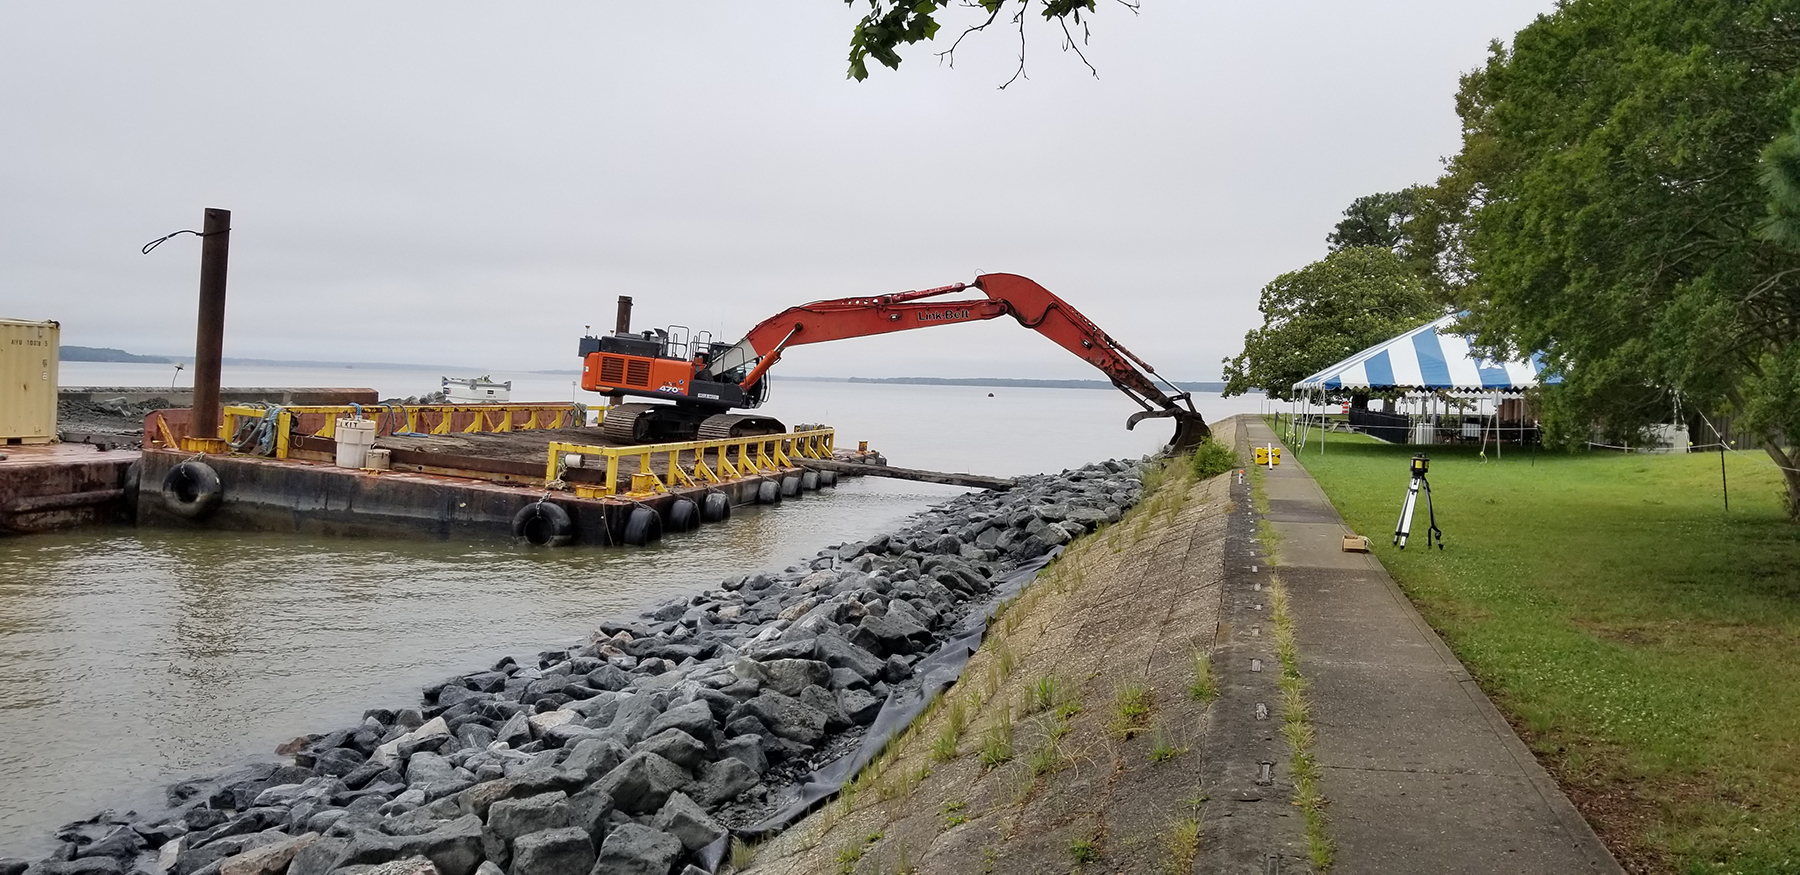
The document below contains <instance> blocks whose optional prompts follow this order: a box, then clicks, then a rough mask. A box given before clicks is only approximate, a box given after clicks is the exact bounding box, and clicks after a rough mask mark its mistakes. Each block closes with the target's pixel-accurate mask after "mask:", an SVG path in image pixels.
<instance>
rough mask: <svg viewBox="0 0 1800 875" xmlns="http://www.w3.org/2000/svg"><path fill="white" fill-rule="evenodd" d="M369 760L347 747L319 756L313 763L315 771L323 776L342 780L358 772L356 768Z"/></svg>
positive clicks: (335, 748)
mask: <svg viewBox="0 0 1800 875" xmlns="http://www.w3.org/2000/svg"><path fill="white" fill-rule="evenodd" d="M366 760H367V757H364V756H363V755H362V754H360V753H358V752H357V751H355V750H352V749H350V748H347V747H334V748H332V749H330V750H328V751H325V752H324V753H321V754H319V756H318V757H317V759H316V760H315V761H314V762H313V770H314V771H316V772H318V773H319V774H321V775H330V776H332V777H334V778H341V777H343V776H345V775H348V774H350V773H351V772H354V771H356V767H357V766H360V765H362V764H363V763H364V762H365V761H366Z"/></svg>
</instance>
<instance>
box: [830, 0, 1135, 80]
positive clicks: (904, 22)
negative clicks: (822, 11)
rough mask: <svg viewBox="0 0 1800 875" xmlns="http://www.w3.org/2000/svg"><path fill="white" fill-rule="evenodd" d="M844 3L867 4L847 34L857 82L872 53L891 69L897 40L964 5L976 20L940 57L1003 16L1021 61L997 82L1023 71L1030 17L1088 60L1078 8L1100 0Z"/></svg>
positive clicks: (1124, 0) (920, 36) (928, 29)
mask: <svg viewBox="0 0 1800 875" xmlns="http://www.w3.org/2000/svg"><path fill="white" fill-rule="evenodd" d="M1117 2H1119V4H1120V5H1122V6H1124V7H1126V8H1127V9H1131V10H1134V11H1135V10H1136V9H1137V6H1138V4H1137V0H1117ZM844 3H845V4H846V5H849V6H861V5H864V4H867V5H868V7H869V11H868V13H867V14H865V15H864V16H863V18H862V20H861V21H859V22H857V24H856V29H855V30H853V31H852V32H851V34H850V73H849V77H850V78H851V79H855V80H856V81H858V82H861V81H862V80H864V79H867V78H869V64H868V61H869V59H870V58H874V59H875V60H876V62H877V63H880V64H881V65H882V66H884V67H886V68H888V69H889V70H897V69H899V68H900V51H899V49H900V47H901V46H910V45H913V44H914V43H920V42H927V41H930V40H931V39H933V38H934V37H936V36H937V35H938V31H939V30H940V29H941V28H942V26H943V25H942V22H941V21H940V17H941V16H942V15H943V13H944V11H945V10H947V9H950V8H952V7H957V8H963V7H966V8H970V9H975V10H978V11H979V12H980V16H979V17H978V19H977V20H976V22H975V23H973V24H970V25H968V26H967V27H964V28H963V29H962V31H960V32H959V33H958V34H957V37H956V40H955V41H954V42H952V43H951V45H950V47H949V48H947V49H945V50H944V51H942V52H939V53H938V57H940V58H943V59H946V60H950V61H954V60H955V53H956V49H957V47H958V46H960V45H961V44H962V41H963V39H964V38H966V37H968V36H970V35H971V34H976V33H980V32H982V31H985V30H987V29H988V28H989V27H991V26H993V25H994V24H996V23H999V22H1005V23H1006V24H1007V25H1009V26H1010V27H1011V28H1013V29H1015V30H1017V31H1018V35H1019V66H1018V68H1017V70H1016V71H1015V72H1014V73H1013V77H1012V78H1011V79H1008V80H1007V81H1006V82H1005V84H1002V85H1001V86H1000V87H1001V88H1005V87H1006V86H1007V85H1011V84H1012V83H1013V82H1014V81H1016V80H1017V79H1018V78H1019V77H1021V76H1023V75H1025V26H1026V24H1027V23H1028V22H1029V21H1030V20H1031V19H1033V18H1041V19H1042V20H1044V21H1046V22H1049V23H1051V24H1054V25H1056V26H1057V27H1058V28H1059V29H1060V30H1061V31H1062V36H1063V46H1062V47H1063V49H1064V50H1069V51H1074V52H1075V53H1076V55H1078V56H1080V57H1081V60H1082V63H1084V64H1087V56H1086V55H1084V54H1082V51H1081V47H1082V46H1083V45H1086V44H1087V37H1088V31H1087V20H1086V19H1084V18H1083V17H1082V14H1083V13H1093V12H1094V11H1095V10H1096V7H1097V6H1098V5H1099V2H1098V0H963V2H954V0H911V2H909V0H844ZM1078 33H1079V37H1078V36H1077V34H1078ZM1087 66H1088V69H1089V70H1090V71H1091V70H1093V69H1094V65H1093V64H1087Z"/></svg>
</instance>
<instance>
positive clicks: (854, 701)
mask: <svg viewBox="0 0 1800 875" xmlns="http://www.w3.org/2000/svg"><path fill="white" fill-rule="evenodd" d="M837 698H838V707H840V708H842V709H843V712H844V716H845V717H846V718H849V720H850V722H851V723H855V724H857V725H858V726H866V725H868V724H869V723H871V722H873V721H874V720H875V715H876V714H879V713H881V700H880V699H877V698H875V697H874V696H873V695H870V694H869V693H868V692H865V691H863V690H839V691H838V694H837Z"/></svg>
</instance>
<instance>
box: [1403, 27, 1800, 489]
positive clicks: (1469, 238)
mask: <svg viewBox="0 0 1800 875" xmlns="http://www.w3.org/2000/svg"><path fill="white" fill-rule="evenodd" d="M1797 74H1800V10H1796V7H1795V3H1794V0H1683V2H1680V3H1671V2H1666V0H1567V2H1564V3H1562V4H1560V5H1559V6H1558V7H1557V9H1556V10H1555V11H1554V12H1552V13H1549V14H1547V15H1545V16H1542V17H1540V18H1539V19H1538V20H1537V21H1536V22H1534V23H1533V24H1531V25H1530V26H1528V27H1527V28H1525V29H1524V30H1522V31H1520V32H1519V33H1518V35H1517V36H1516V37H1515V39H1514V41H1513V44H1512V46H1511V47H1510V48H1508V47H1506V46H1503V45H1500V44H1495V45H1494V46H1493V47H1492V48H1491V50H1490V54H1489V59H1488V62H1487V64H1486V65H1485V66H1484V67H1482V68H1481V69H1478V70H1475V71H1473V72H1471V73H1470V74H1468V75H1467V76H1465V77H1464V79H1463V81H1462V87H1461V90H1460V92H1459V93H1458V95H1457V110H1458V114H1459V115H1460V116H1461V118H1462V123H1463V147H1462V150H1461V151H1460V152H1459V153H1458V154H1457V155H1456V157H1455V158H1453V159H1452V160H1451V161H1450V163H1449V165H1448V168H1447V172H1446V173H1445V175H1444V176H1443V178H1441V179H1440V180H1439V181H1438V184H1437V186H1436V187H1435V188H1434V189H1433V191H1431V192H1430V193H1429V194H1428V196H1427V197H1426V198H1425V201H1426V202H1425V203H1424V204H1423V205H1422V206H1421V211H1420V212H1421V215H1420V218H1419V219H1418V228H1419V233H1418V234H1417V235H1416V237H1417V238H1418V240H1419V241H1420V242H1419V244H1418V248H1419V250H1420V251H1419V252H1418V253H1416V255H1417V256H1418V257H1420V258H1424V259H1428V260H1430V261H1431V262H1432V263H1433V264H1434V265H1435V266H1437V268H1438V271H1437V273H1436V276H1437V277H1438V280H1437V282H1438V284H1439V285H1441V286H1442V287H1443V289H1444V291H1445V292H1446V293H1447V294H1449V295H1451V296H1453V297H1454V298H1455V299H1456V300H1458V302H1459V303H1460V304H1461V305H1462V306H1464V307H1466V308H1467V309H1469V310H1470V311H1471V315H1470V317H1468V318H1467V319H1466V320H1465V323H1466V324H1468V325H1470V326H1471V327H1473V328H1475V329H1476V330H1477V340H1478V342H1480V343H1482V344H1483V345H1486V346H1492V347H1495V348H1498V349H1501V350H1507V351H1518V350H1543V351H1545V352H1546V353H1547V355H1548V358H1549V363H1550V365H1551V367H1552V368H1554V369H1556V370H1558V371H1560V372H1561V373H1562V375H1563V379H1564V384H1563V386H1562V387H1561V388H1560V389H1558V390H1556V391H1555V392H1553V393H1550V394H1554V395H1556V396H1558V397H1556V398H1555V399H1554V402H1555V403H1554V404H1553V405H1552V406H1553V407H1554V408H1555V409H1558V410H1560V411H1562V412H1563V413H1564V414H1566V415H1568V416H1571V417H1582V416H1586V417H1588V419H1589V421H1590V422H1592V421H1596V420H1598V421H1602V422H1604V423H1605V424H1606V425H1607V426H1608V427H1610V428H1612V429H1614V430H1615V431H1617V430H1620V429H1629V428H1634V427H1637V426H1640V425H1642V424H1645V423H1647V422H1655V421H1660V419H1661V418H1662V417H1664V416H1666V415H1667V414H1668V412H1669V411H1671V410H1673V409H1674V408H1676V407H1677V406H1679V407H1681V408H1682V409H1684V410H1696V409H1698V410H1702V411H1710V412H1712V413H1714V414H1723V413H1731V414H1735V415H1738V417H1739V418H1738V420H1737V425H1738V426H1740V427H1748V428H1754V429H1756V435H1757V438H1758V439H1759V440H1760V442H1761V444H1762V447H1763V449H1764V450H1765V451H1766V452H1767V453H1768V455H1769V457H1770V458H1771V459H1773V460H1774V461H1775V462H1776V464H1777V465H1779V466H1781V467H1782V468H1783V469H1784V474H1785V475H1786V477H1787V486H1788V496H1789V502H1790V509H1791V510H1792V511H1793V512H1795V513H1796V514H1797V515H1800V471H1795V470H1793V469H1795V468H1797V467H1800V459H1797V458H1796V455H1797V454H1795V453H1793V452H1791V451H1790V450H1788V449H1787V448H1786V445H1791V444H1792V443H1793V442H1794V441H1795V439H1796V438H1797V437H1800V406H1797V405H1795V404H1794V403H1792V400H1793V399H1794V398H1795V397H1796V396H1800V388H1797V387H1796V383H1795V379H1796V376H1797V375H1800V348H1797V347H1796V344H1800V249H1795V248H1790V247H1787V246H1784V245H1783V244H1782V243H1781V242H1779V241H1780V240H1781V239H1784V238H1782V237H1781V233H1782V232H1781V231H1780V230H1779V229H1780V228H1782V227H1788V228H1789V229H1790V230H1791V225H1786V226H1784V225H1783V224H1782V222H1783V217H1784V216H1785V217H1789V220H1790V221H1791V217H1792V216H1793V215H1794V214H1793V213H1788V212H1784V210H1785V209H1787V207H1784V206H1783V204H1784V203H1786V204H1787V206H1790V207H1791V206H1793V204H1792V201H1791V199H1788V200H1786V201H1784V200H1783V199H1782V196H1781V194H1782V191H1784V189H1781V188H1780V184H1779V183H1780V181H1781V180H1783V179H1792V176H1791V175H1789V174H1790V170H1788V169H1782V168H1791V167H1792V163H1793V161H1792V156H1793V151H1791V150H1792V148H1793V147H1792V146H1788V147H1783V146H1779V145H1777V146H1774V147H1771V143H1772V142H1774V141H1775V140H1776V139H1777V137H1778V136H1779V135H1781V134H1783V133H1784V131H1785V129H1786V128H1787V126H1788V121H1789V119H1790V118H1791V117H1792V115H1793V113H1794V111H1795V109H1796V108H1797V107H1800V75H1797ZM1789 136H1790V137H1791V136H1792V134H1791V133H1790V134H1789ZM1784 149H1788V151H1783V150H1784ZM1765 152H1767V153H1768V157H1766V158H1765ZM1765 183H1769V186H1768V187H1765ZM1790 193H1791V192H1790ZM1771 201H1773V202H1774V203H1773V205H1772V204H1771ZM1771 217H1773V218H1771ZM1759 231H1760V233H1759ZM1621 399H1626V400H1630V403H1621ZM1631 399H1635V400H1631Z"/></svg>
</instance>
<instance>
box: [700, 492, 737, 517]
mask: <svg viewBox="0 0 1800 875" xmlns="http://www.w3.org/2000/svg"><path fill="white" fill-rule="evenodd" d="M728 519H731V499H729V498H726V497H725V493H723V492H708V493H707V494H706V500H705V501H702V502H701V503H700V521H701V522H703V523H722V522H724V521H726V520H728Z"/></svg>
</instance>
